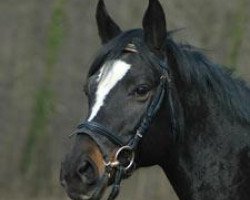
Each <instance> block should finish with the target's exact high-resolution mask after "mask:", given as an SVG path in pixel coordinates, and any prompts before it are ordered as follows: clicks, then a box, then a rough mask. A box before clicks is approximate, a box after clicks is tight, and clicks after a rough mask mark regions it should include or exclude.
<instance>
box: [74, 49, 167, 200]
mask: <svg viewBox="0 0 250 200" xmlns="http://www.w3.org/2000/svg"><path fill="white" fill-rule="evenodd" d="M125 50H126V51H130V52H133V53H138V52H137V50H136V49H135V47H134V45H133V44H129V45H128V46H127V47H126V48H125ZM157 60H158V65H159V68H160V70H161V76H160V81H159V85H158V86H157V89H156V94H155V96H154V98H153V100H152V101H151V103H150V105H149V106H148V109H147V111H146V113H145V114H144V116H143V118H142V120H141V121H140V123H139V125H138V126H137V127H138V128H136V129H135V131H134V136H133V137H132V138H131V139H130V140H129V142H124V141H123V140H122V139H121V138H120V137H119V136H118V134H116V133H114V132H113V131H111V130H109V129H108V128H107V127H104V126H103V125H102V124H100V123H97V122H92V121H87V122H84V123H82V124H80V125H79V126H78V127H77V130H76V132H75V134H77V135H81V134H87V135H89V136H90V137H91V138H92V139H93V140H94V141H95V142H96V143H97V145H98V146H99V147H100V150H101V151H102V154H103V158H104V165H105V172H104V175H103V177H102V179H101V181H100V183H99V187H98V188H97V190H96V191H95V192H94V194H93V196H92V197H91V199H93V200H94V199H95V200H97V199H100V197H101V195H102V193H103V192H104V190H105V187H106V186H107V184H108V182H109V180H110V178H111V173H112V172H114V171H115V173H114V174H115V175H114V183H113V188H112V191H111V193H110V195H109V197H108V200H113V199H115V198H116V197H117V195H118V194H119V188H120V183H121V180H122V178H124V176H126V175H128V174H129V173H131V169H132V168H133V166H135V163H134V159H135V151H136V150H137V147H138V143H139V142H140V140H141V139H142V138H143V136H144V135H145V134H146V132H147V131H148V129H149V128H150V125H151V124H152V121H153V119H154V118H155V116H156V114H157V112H158V111H159V109H160V107H161V104H162V102H163V99H164V96H165V93H166V85H167V86H169V85H170V81H171V79H170V73H169V69H168V66H167V61H162V60H160V59H157ZM166 83H167V84H166ZM167 89H168V90H167V92H168V93H169V92H170V90H169V88H167ZM96 135H100V136H102V137H105V138H106V139H108V140H109V141H110V142H111V143H113V144H114V145H115V146H117V147H119V149H118V150H117V151H116V153H115V156H114V158H113V159H112V160H110V156H109V155H108V153H107V152H105V150H104V148H102V144H100V142H99V141H98V140H97V139H96ZM124 157H125V159H124ZM114 169H115V170H114Z"/></svg>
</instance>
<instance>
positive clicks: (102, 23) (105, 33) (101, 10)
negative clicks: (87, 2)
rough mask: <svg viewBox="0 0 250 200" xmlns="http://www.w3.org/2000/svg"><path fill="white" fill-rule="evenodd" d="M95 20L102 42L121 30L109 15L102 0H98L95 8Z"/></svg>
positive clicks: (105, 41)
mask: <svg viewBox="0 0 250 200" xmlns="http://www.w3.org/2000/svg"><path fill="white" fill-rule="evenodd" d="M96 21H97V26H98V31H99V36H100V38H101V41H102V43H103V44H105V43H107V42H108V41H109V40H111V39H113V38H114V37H116V36H117V35H119V34H120V33H121V32H122V31H121V29H120V28H119V26H118V25H117V24H116V23H115V22H114V21H113V20H112V19H111V17H110V16H109V14H108V12H107V10H106V7H105V4H104V2H103V0H99V2H98V5H97V9H96Z"/></svg>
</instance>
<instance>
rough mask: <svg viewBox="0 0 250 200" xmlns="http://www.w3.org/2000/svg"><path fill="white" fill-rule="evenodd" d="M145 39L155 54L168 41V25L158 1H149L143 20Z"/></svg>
mask: <svg viewBox="0 0 250 200" xmlns="http://www.w3.org/2000/svg"><path fill="white" fill-rule="evenodd" d="M143 30H144V39H145V42H146V44H147V45H148V47H149V48H150V50H151V51H153V52H158V51H160V50H161V47H162V45H163V43H164V41H165V39H166V35H167V25H166V19H165V14H164V10H163V8H162V6H161V4H160V2H159V1H158V0H149V5H148V8H147V10H146V12H145V15H144V18H143Z"/></svg>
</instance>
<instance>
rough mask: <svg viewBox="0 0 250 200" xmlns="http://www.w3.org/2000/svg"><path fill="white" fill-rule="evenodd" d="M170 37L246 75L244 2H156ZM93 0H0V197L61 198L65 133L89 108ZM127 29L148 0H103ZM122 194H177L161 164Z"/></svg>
mask: <svg viewBox="0 0 250 200" xmlns="http://www.w3.org/2000/svg"><path fill="white" fill-rule="evenodd" d="M161 3H162V5H163V6H164V9H165V11H166V14H167V22H168V28H169V30H173V29H179V28H184V29H183V30H182V31H180V32H178V33H176V35H175V38H176V41H179V42H182V43H189V44H192V45H195V46H197V47H200V48H202V49H204V50H205V52H206V54H207V55H208V56H209V57H210V58H211V59H213V60H214V61H215V62H217V63H220V64H223V65H227V66H228V67H230V68H234V69H236V72H237V73H236V74H237V75H239V76H242V77H243V78H244V79H245V80H250V63H249V62H250V42H249V41H250V12H249V10H250V1H249V0H202V1H201V0H188V1H187V0H161ZM96 4H97V0H42V1H41V0H8V1H7V0H0V127H1V128H0V130H1V132H0V194H1V196H0V199H3V200H8V199H12V200H13V199H14V200H15V199H17V200H18V199H27V200H29V199H40V200H43V199H46V200H57V199H63V200H66V199H67V197H66V195H65V194H64V191H63V190H62V189H61V187H60V185H59V181H58V176H59V169H60V161H61V159H62V158H63V156H64V154H65V152H67V151H68V150H69V147H70V144H71V142H72V141H71V140H70V139H69V138H68V135H69V133H70V132H71V131H72V130H73V129H74V127H75V126H76V125H77V124H78V122H79V121H80V119H82V118H83V117H84V116H85V113H86V108H87V103H86V98H85V96H84V95H83V83H84V80H85V76H86V73H87V71H88V68H89V65H90V63H91V61H92V59H93V58H94V55H95V52H96V51H97V50H98V48H99V46H100V42H99V38H98V35H97V29H96V25H95V17H94V14H95V6H96ZM106 4H107V7H108V9H109V11H110V13H111V14H112V16H113V18H114V19H115V20H116V22H117V23H119V24H120V26H121V27H123V28H124V29H125V30H126V29H130V28H136V27H141V20H142V16H143V13H144V10H145V9H146V6H147V0H106ZM118 199H119V200H126V199H138V200H140V199H169V200H177V197H176V195H175V194H174V192H173V190H172V189H171V187H170V185H169V183H168V182H167V180H166V178H165V176H164V175H163V173H162V171H161V170H160V169H159V168H157V167H153V168H148V169H141V170H139V171H138V172H137V173H136V174H135V175H134V176H133V177H131V178H130V179H129V180H126V181H124V183H123V185H122V192H121V194H120V197H119V198H118Z"/></svg>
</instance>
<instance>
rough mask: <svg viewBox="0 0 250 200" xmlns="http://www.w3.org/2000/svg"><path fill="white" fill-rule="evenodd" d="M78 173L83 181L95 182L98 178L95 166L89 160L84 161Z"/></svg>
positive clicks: (87, 182)
mask: <svg viewBox="0 0 250 200" xmlns="http://www.w3.org/2000/svg"><path fill="white" fill-rule="evenodd" d="M77 174H78V175H79V176H80V178H81V179H82V181H83V183H86V184H89V185H90V184H93V183H94V182H95V179H96V175H95V168H94V166H93V165H92V164H91V162H89V161H88V160H85V161H83V162H82V163H81V164H80V166H79V167H78V169H77Z"/></svg>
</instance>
